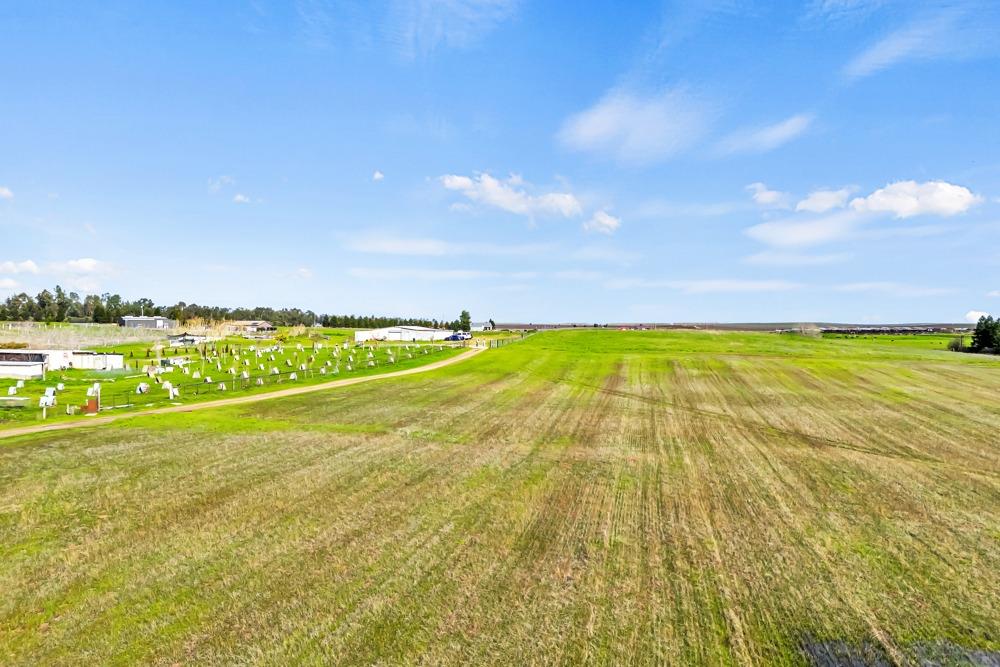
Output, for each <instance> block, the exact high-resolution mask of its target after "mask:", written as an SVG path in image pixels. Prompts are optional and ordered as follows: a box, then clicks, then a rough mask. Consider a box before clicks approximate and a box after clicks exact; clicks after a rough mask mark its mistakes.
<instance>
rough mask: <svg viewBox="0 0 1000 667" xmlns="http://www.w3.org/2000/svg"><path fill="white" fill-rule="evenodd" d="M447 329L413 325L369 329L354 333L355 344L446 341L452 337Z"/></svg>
mask: <svg viewBox="0 0 1000 667" xmlns="http://www.w3.org/2000/svg"><path fill="white" fill-rule="evenodd" d="M451 333H452V332H451V331H449V330H447V329H432V328H430V327H418V326H411V325H400V326H397V327H382V328H381V329H368V330H365V331H355V332H354V342H355V343H363V342H365V341H369V340H395V341H417V340H421V341H431V340H445V339H446V338H448V336H450V335H451Z"/></svg>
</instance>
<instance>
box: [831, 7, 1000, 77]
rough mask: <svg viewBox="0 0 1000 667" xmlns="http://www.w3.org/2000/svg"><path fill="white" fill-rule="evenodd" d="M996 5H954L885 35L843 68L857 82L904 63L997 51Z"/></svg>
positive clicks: (971, 55) (918, 18) (958, 57)
mask: <svg viewBox="0 0 1000 667" xmlns="http://www.w3.org/2000/svg"><path fill="white" fill-rule="evenodd" d="M996 18H997V6H996V4H995V3H983V2H966V3H961V4H959V5H956V4H952V5H949V6H947V7H946V8H944V9H943V10H941V11H938V12H935V13H933V14H924V15H921V16H919V17H917V18H914V19H913V20H911V21H910V22H909V23H907V24H905V25H903V26H901V27H900V28H898V29H896V30H895V31H893V32H891V33H889V34H887V35H885V36H884V37H882V38H881V39H879V40H878V41H876V42H875V43H874V44H872V45H871V46H869V47H868V48H867V49H865V50H864V51H862V52H861V53H859V54H858V55H857V56H855V57H854V58H853V59H852V60H851V61H850V62H848V63H847V64H846V65H845V66H844V68H843V75H844V77H845V78H847V79H848V80H857V79H861V78H864V77H867V76H870V75H872V74H875V73H877V72H880V71H882V70H885V69H887V68H889V67H892V66H894V65H898V64H901V63H904V62H912V61H920V60H936V59H962V58H969V57H975V56H979V55H983V54H985V53H990V52H994V53H995V52H996V50H997V43H996V23H995V20H996Z"/></svg>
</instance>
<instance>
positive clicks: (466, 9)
mask: <svg viewBox="0 0 1000 667" xmlns="http://www.w3.org/2000/svg"><path fill="white" fill-rule="evenodd" d="M519 4H520V2H519V1H518V0H394V2H392V3H391V4H390V6H389V15H388V18H387V21H386V36H387V39H388V41H389V42H390V43H392V44H394V45H395V46H396V48H397V49H398V51H399V52H400V53H401V54H402V55H403V56H404V57H407V58H411V59H412V58H417V57H421V56H427V55H430V54H431V53H433V52H434V51H436V50H437V49H439V48H443V47H444V48H467V47H469V46H472V45H473V44H475V43H476V42H478V41H479V40H481V39H482V38H483V37H485V36H486V35H487V34H489V33H490V32H491V31H493V30H494V29H496V27H497V26H499V25H500V24H502V23H504V22H505V21H508V20H510V19H511V18H513V17H514V16H515V15H516V13H517V10H518V6H519Z"/></svg>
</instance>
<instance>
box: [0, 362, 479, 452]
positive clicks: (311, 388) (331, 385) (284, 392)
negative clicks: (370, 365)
mask: <svg viewBox="0 0 1000 667" xmlns="http://www.w3.org/2000/svg"><path fill="white" fill-rule="evenodd" d="M486 349H488V348H483V347H474V348H471V349H469V350H468V351H466V352H463V353H461V354H459V355H457V356H454V357H451V358H450V359H443V360H442V361H435V362H433V363H430V364H427V365H426V366H417V367H416V368H407V369H406V370H403V371H393V372H392V373H381V374H379V375H366V376H364V377H357V378H345V379H343V380H332V381H330V382H324V383H322V384H313V385H308V386H305V387H289V388H288V389H279V390H278V391H269V392H267V393H262V394H252V395H250V396H237V397H236V398H220V399H218V400H214V401H205V402H203V403H192V404H190V405H171V406H168V407H163V408H150V409H148V410H136V411H134V412H123V413H121V414H117V415H105V416H99V417H93V418H88V417H81V418H80V419H79V420H75V421H66V422H57V423H54V424H35V425H32V426H23V427H19V428H12V429H7V430H0V440H2V439H4V438H14V437H17V436H19V435H29V434H32V433H46V432H48V431H62V430H65V429H70V428H85V427H87V426H100V425H102V424H110V423H111V422H114V421H118V420H119V419H129V418H131V417H139V416H142V415H162V414H167V413H171V412H194V411H195V410H207V409H209V408H221V407H224V406H227V405H240V404H242V403H256V402H257V401H267V400H270V399H272V398H283V397H285V396H298V395H299V394H309V393H312V392H316V391H326V390H327V389H336V388H338V387H348V386H350V385H352V384H361V383H362V382H373V381H375V380H385V379H388V378H397V377H402V376H404V375H416V374H417V373H426V372H427V371H433V370H435V369H438V368H443V367H444V366H450V365H451V364H457V363H459V362H462V361H465V360H466V359H469V358H471V357H474V356H475V355H477V354H479V353H480V352H482V351H484V350H486Z"/></svg>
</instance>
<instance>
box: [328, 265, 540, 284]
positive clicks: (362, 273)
mask: <svg viewBox="0 0 1000 667" xmlns="http://www.w3.org/2000/svg"><path fill="white" fill-rule="evenodd" d="M347 273H348V275H350V276H351V277H353V278H359V279H362V280H381V281H394V280H395V281H398V280H420V281H470V280H483V279H510V280H529V279H531V278H534V277H536V276H537V273H535V272H532V271H521V272H513V273H503V272H500V271H486V270H482V269H391V268H389V269H382V268H369V267H355V268H351V269H348V270H347Z"/></svg>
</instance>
